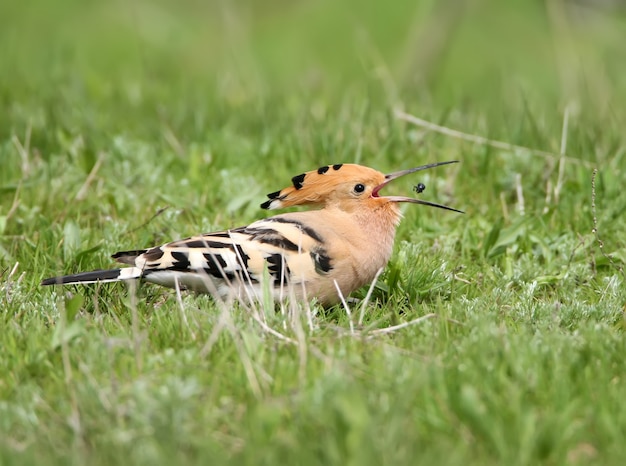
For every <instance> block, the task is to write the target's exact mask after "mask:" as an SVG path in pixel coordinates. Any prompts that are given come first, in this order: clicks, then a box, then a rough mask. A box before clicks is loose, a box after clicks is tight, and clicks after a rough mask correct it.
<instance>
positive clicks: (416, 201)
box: [372, 160, 465, 214]
mask: <svg viewBox="0 0 626 466" xmlns="http://www.w3.org/2000/svg"><path fill="white" fill-rule="evenodd" d="M450 163H458V160H452V161H450V162H438V163H431V164H428V165H422V166H421V167H415V168H409V169H407V170H401V171H398V172H394V173H389V174H388V175H385V181H384V182H383V183H381V184H379V185H378V186H376V187H375V188H374V190H373V191H372V197H379V198H381V199H387V200H389V201H391V202H410V203H412V204H421V205H427V206H430V207H437V208H439V209H445V210H452V211H453V212H459V213H461V214H463V213H465V212H463V211H462V210H457V209H453V208H452V207H448V206H446V205H443V204H436V203H434V202H429V201H423V200H421V199H413V198H410V197H404V196H379V195H378V193H379V191H380V190H381V189H383V188H384V187H385V186H387V184H389V183H390V182H391V181H393V180H395V179H397V178H400V177H401V176H404V175H408V174H410V173H415V172H417V171H421V170H426V169H428V168H433V167H438V166H440V165H448V164H450ZM414 189H415V191H416V192H417V193H418V194H419V193H421V192H422V191H424V189H426V186H424V184H423V183H419V184H418V185H417V186H415V188H414Z"/></svg>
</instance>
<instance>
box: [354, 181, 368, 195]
mask: <svg viewBox="0 0 626 466" xmlns="http://www.w3.org/2000/svg"><path fill="white" fill-rule="evenodd" d="M363 191H365V185H362V184H361V183H359V184H357V185H356V186H354V192H355V193H362V192H363Z"/></svg>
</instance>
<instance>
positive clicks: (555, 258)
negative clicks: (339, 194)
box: [0, 0, 626, 465]
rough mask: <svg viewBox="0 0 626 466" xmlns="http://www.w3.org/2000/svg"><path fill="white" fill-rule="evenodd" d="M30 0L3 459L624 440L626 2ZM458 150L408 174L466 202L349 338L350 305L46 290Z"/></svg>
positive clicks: (5, 233) (3, 192)
mask: <svg viewBox="0 0 626 466" xmlns="http://www.w3.org/2000/svg"><path fill="white" fill-rule="evenodd" d="M13 3H14V4H7V5H4V4H3V5H2V7H0V46H1V48H2V50H3V52H2V60H1V61H0V310H1V312H2V314H1V318H0V348H1V349H2V356H1V357H0V464H110V463H113V462H118V463H120V464H130V463H132V464H151V465H154V464H170V463H172V462H174V461H175V462H176V463H178V464H194V463H196V464H211V463H213V464H239V463H249V464H394V465H395V464H459V465H460V464H463V465H490V464H493V465H496V464H498V465H499V464H507V465H534V464H550V465H557V464H598V465H610V464H615V465H618V464H619V465H621V464H624V463H625V462H626V446H625V445H624V438H626V403H625V400H626V376H625V374H626V357H625V355H626V341H625V338H624V328H625V327H624V326H625V321H624V310H625V306H626V286H625V283H624V282H625V275H624V271H623V267H624V265H625V264H626V240H625V237H624V231H626V215H624V214H625V211H626V190H624V185H625V184H626V174H625V167H626V133H625V132H624V128H626V108H625V106H624V102H626V84H625V83H626V81H625V80H624V79H623V76H624V74H625V73H626V52H625V50H626V49H625V48H624V47H623V37H624V35H625V34H624V33H625V32H626V13H625V12H624V10H620V9H619V8H618V7H610V6H607V7H603V8H600V7H597V6H591V7H589V6H584V5H589V4H592V2H578V3H577V2H564V3H562V2H547V3H548V5H547V6H546V5H544V4H543V3H542V2H495V1H493V2H468V3H467V4H463V5H464V6H463V7H458V6H457V2H428V1H424V2H417V4H416V2H409V1H406V2H404V1H403V2H396V4H395V5H394V6H393V7H391V6H383V3H380V2H379V4H376V3H373V4H372V6H366V5H362V3H361V2H343V3H341V2H330V1H322V2H313V1H302V2H279V1H270V2H263V6H262V7H261V4H260V3H258V2H238V3H236V4H234V2H219V3H218V2H206V4H203V3H202V2H191V1H185V2H167V1H165V0H162V1H159V2H144V1H134V2H131V3H128V4H127V3H124V2H117V3H115V2H113V3H111V2H78V1H73V0H62V1H58V2H54V3H50V2H35V3H34V4H33V3H32V2H31V3H30V4H28V5H26V4H20V3H18V2H13ZM398 110H401V111H405V112H408V113H410V114H413V115H416V116H418V117H420V118H423V119H425V120H427V121H429V122H432V123H434V124H438V125H441V126H444V127H446V128H449V129H453V130H457V131H462V132H464V133H467V134H472V135H476V136H482V137H485V138H490V139H492V140H497V141H503V142H506V143H509V144H513V145H517V146H523V147H527V148H530V149H534V150H537V151H543V152H545V153H549V154H553V155H552V156H550V155H546V154H543V152H532V151H526V150H522V149H519V148H517V149H515V148H498V147H494V146H492V145H489V144H486V143H474V142H470V141H466V140H463V139H459V138H457V137H452V136H450V135H449V134H443V133H441V132H437V131H432V130H428V129H426V128H424V127H420V126H416V125H413V124H411V123H408V122H406V121H404V120H402V119H400V118H398V117H397V114H396V111H398ZM564 126H566V128H565V129H564ZM561 152H564V153H565V154H566V155H567V157H566V158H562V159H560V158H559V154H560V153H561ZM453 159H457V160H460V161H461V163H460V164H459V165H457V166H450V167H442V168H439V169H436V170H433V171H431V172H430V173H428V174H426V173H425V174H423V175H421V176H416V177H413V178H410V179H406V180H403V181H399V182H397V183H396V185H395V187H394V188H393V189H394V190H395V191H396V192H399V193H403V194H408V193H410V192H411V191H410V190H411V188H412V186H413V185H414V184H416V183H417V182H419V181H423V182H424V183H425V184H426V186H427V188H426V191H425V192H424V194H423V196H424V198H426V199H429V200H433V201H435V202H445V203H447V204H450V205H452V206H454V207H457V208H460V209H463V210H465V211H466V214H465V215H458V214H454V213H443V212H439V211H435V210H434V209H428V208H426V207H419V206H407V207H406V209H405V218H404V220H403V223H402V225H401V226H400V228H399V230H398V235H397V240H396V248H395V252H394V256H393V259H392V261H391V263H390V264H389V267H388V268H387V270H386V271H385V273H384V274H383V275H382V277H381V279H380V282H379V283H378V286H377V288H376V289H375V290H374V294H373V298H372V300H371V303H370V305H369V306H368V307H367V309H366V313H365V317H364V322H363V324H362V325H361V326H359V325H358V317H359V313H360V310H361V309H360V307H359V305H354V306H353V307H352V316H351V319H352V323H353V324H354V326H355V331H354V334H352V333H351V331H350V328H351V327H350V324H351V322H350V317H349V316H348V315H347V314H346V312H345V310H343V309H342V308H341V307H336V308H333V309H330V310H328V311H323V310H322V309H320V308H318V307H317V306H313V307H312V308H311V311H312V312H313V313H314V318H313V322H312V323H313V325H312V326H309V323H308V321H307V317H306V313H307V312H308V309H309V308H308V307H307V305H306V303H302V304H301V305H295V306H292V307H291V308H290V309H291V312H292V315H290V316H289V317H285V316H283V314H281V313H280V312H279V313H276V312H274V310H273V309H261V310H259V311H258V312H259V314H258V315H256V318H257V319H260V318H264V319H265V320H266V322H267V325H268V326H269V328H270V329H272V330H273V331H274V332H278V333H279V334H276V333H273V332H271V331H269V330H268V328H266V327H263V326H261V325H260V323H259V321H258V320H256V319H255V317H254V316H255V314H254V313H251V312H250V310H249V309H245V308H243V307H239V306H234V307H232V308H228V307H227V308H223V307H220V306H218V305H217V304H216V303H214V302H213V301H211V300H210V299H209V298H207V297H196V296H193V295H183V297H182V301H181V302H179V301H178V300H177V298H176V295H175V293H174V292H173V291H171V290H165V289H162V288H158V287H155V286H149V285H145V286H140V287H139V288H138V289H134V288H128V287H126V286H125V285H123V284H114V285H107V286H100V287H69V288H66V289H60V288H59V289H53V288H42V287H40V286H39V281H40V280H41V279H42V278H45V277H48V276H51V275H54V274H57V273H65V272H68V273H69V272H76V271H79V270H88V269H93V268H105V267H110V266H111V265H112V264H111V260H110V259H109V254H111V253H113V252H115V251H118V250H124V249H132V248H136V247H147V246H152V245H155V244H160V243H162V242H165V241H168V240H172V239H177V238H180V237H185V236H187V235H191V234H194V233H198V232H206V231H211V230H217V229H222V228H228V227H233V226H240V225H244V224H246V223H248V222H251V221H252V220H254V219H257V218H259V217H260V216H262V215H266V213H265V212H264V211H261V210H260V209H259V207H258V205H259V204H260V203H261V202H262V201H263V200H264V194H265V193H268V192H272V191H275V190H277V189H280V188H282V187H284V186H286V185H287V184H288V183H289V179H290V177H291V176H293V175H295V174H298V173H301V172H302V171H305V170H310V169H314V168H316V167H318V166H320V165H323V164H329V163H339V162H358V163H362V164H365V165H368V166H372V167H375V168H377V169H379V170H381V171H384V172H387V171H393V170H399V169H403V168H409V167H413V166H417V165H420V164H424V163H429V162H434V161H443V160H453ZM594 168H595V169H597V170H598V174H597V177H596V179H595V198H594V197H593V196H592V170H593V169H594ZM522 198H523V202H522ZM594 201H595V217H596V222H595V225H594V211H593V209H592V203H593V202H594ZM163 209H164V210H163ZM157 214H158V215H157ZM594 226H595V227H597V230H598V235H599V237H598V236H596V235H595V234H594V232H593V228H594ZM600 240H601V241H602V243H601V242H600ZM601 244H602V245H603V246H602V247H600V245H601ZM366 292H367V289H364V290H359V291H358V292H356V293H355V294H354V295H355V296H356V297H361V298H362V297H364V295H365V293H366ZM431 313H432V314H435V316H434V317H429V318H425V319H423V320H421V321H419V322H418V323H416V324H414V325H411V326H407V327H403V328H399V329H396V330H395V331H392V332H388V333H384V330H383V329H387V328H389V327H390V326H395V325H400V324H402V323H407V322H411V321H413V320H415V319H418V318H420V317H423V316H427V315H428V314H431ZM381 330H383V332H381Z"/></svg>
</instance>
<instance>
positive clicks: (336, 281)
mask: <svg viewBox="0 0 626 466" xmlns="http://www.w3.org/2000/svg"><path fill="white" fill-rule="evenodd" d="M456 162H457V161H450V162H440V163H432V164H429V165H423V166H420V167H416V168H410V169H408V170H402V171H398V172H394V173H391V174H388V175H384V174H383V173H381V172H379V171H377V170H374V169H372V168H368V167H364V166H361V165H355V164H337V165H328V166H323V167H320V168H318V169H317V170H313V171H309V172H306V173H302V174H301V175H297V176H294V177H293V178H292V180H291V181H292V186H289V187H287V188H284V189H281V190H280V191H276V192H273V193H270V194H268V195H267V197H268V198H269V200H267V201H266V202H264V203H263V204H261V207H262V208H264V209H270V210H273V209H282V208H286V207H293V206H304V205H312V206H318V207H320V208H318V209H317V210H309V211H303V212H290V213H284V214H280V215H276V216H273V217H269V218H265V219H263V220H258V221H256V222H254V223H251V224H250V225H248V226H244V227H240V228H235V229H232V230H225V231H220V232H216V233H206V234H202V235H199V236H192V237H190V238H186V239H182V240H179V241H174V242H171V243H167V244H164V245H162V246H156V247H153V248H150V249H140V250H133V251H123V252H118V253H115V254H113V256H112V258H113V259H115V260H116V261H117V262H120V263H122V264H127V265H130V267H124V268H119V269H113V270H97V271H92V272H83V273H78V274H75V275H66V276H62V277H54V278H48V279H45V280H43V281H42V282H41V284H42V285H55V284H63V285H66V284H73V283H83V284H86V283H105V282H116V281H122V280H133V279H143V280H145V281H147V282H151V283H156V284H159V285H164V286H167V287H172V288H176V287H179V288H180V289H187V290H193V291H196V292H205V293H210V294H212V295H214V296H216V297H218V296H219V297H221V298H222V299H230V298H234V299H240V300H260V299H261V297H262V294H263V290H264V289H270V290H271V292H272V295H273V297H274V299H276V300H284V299H286V298H289V297H295V298H296V299H307V300H309V299H312V298H316V299H317V300H318V302H320V303H321V304H323V305H333V304H335V303H337V302H339V301H340V300H341V298H342V297H347V296H348V295H349V294H350V293H351V292H353V291H354V290H356V289H357V288H359V287H361V286H363V285H366V284H368V283H371V282H372V280H373V279H374V277H375V276H376V274H377V273H378V271H379V270H380V269H382V268H384V267H385V266H386V265H387V262H388V261H389V258H390V257H391V253H392V249H393V243H394V236H395V233H396V227H397V226H398V224H399V222H400V218H401V216H402V215H401V212H400V209H399V207H398V204H399V203H401V202H407V203H413V204H422V205H427V206H431V207H437V208H440V209H446V210H451V211H455V212H460V213H462V211H460V210H456V209H453V208H451V207H448V206H445V205H441V204H435V203H433V202H429V201H425V200H421V199H415V198H409V197H402V196H382V195H381V192H380V191H381V190H382V188H384V187H385V186H386V185H387V184H388V183H389V182H391V181H393V180H395V179H397V178H399V177H401V176H404V175H408V174H410V173H414V172H417V171H420V170H425V169H428V168H432V167H438V166H440V165H446V164H450V163H456ZM418 186H419V189H416V191H419V193H421V192H422V191H423V190H424V189H425V187H424V185H423V184H422V183H420V184H419V185H418Z"/></svg>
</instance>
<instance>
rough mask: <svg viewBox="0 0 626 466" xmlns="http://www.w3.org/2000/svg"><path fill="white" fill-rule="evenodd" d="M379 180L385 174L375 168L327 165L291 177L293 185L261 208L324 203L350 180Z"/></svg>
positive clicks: (353, 165)
mask: <svg viewBox="0 0 626 466" xmlns="http://www.w3.org/2000/svg"><path fill="white" fill-rule="evenodd" d="M372 179H377V180H380V182H382V180H384V175H383V174H382V173H380V172H378V171H376V170H374V169H372V168H368V167H364V166H361V165H356V164H350V163H345V164H344V163H339V164H336V165H324V166H323V167H320V168H318V169H317V170H312V171H309V172H305V173H301V174H300V175H297V176H294V177H293V178H292V179H291V182H292V183H293V186H289V187H287V188H284V189H281V190H280V191H276V192H273V193H270V194H268V195H267V197H268V198H269V200H268V201H265V202H264V203H263V204H261V208H263V209H268V210H273V209H282V208H285V207H292V206H298V205H315V204H324V203H325V202H326V200H327V199H328V196H329V195H330V194H331V193H332V192H333V191H335V190H336V189H337V187H338V185H340V184H343V183H346V182H348V181H350V182H352V181H355V182H359V181H368V180H372Z"/></svg>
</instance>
